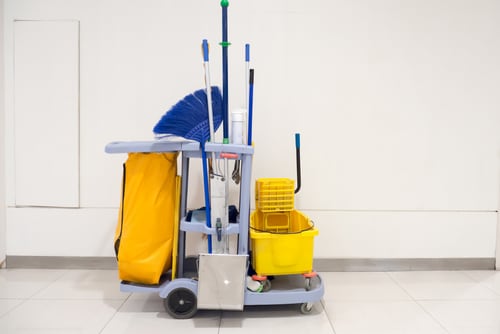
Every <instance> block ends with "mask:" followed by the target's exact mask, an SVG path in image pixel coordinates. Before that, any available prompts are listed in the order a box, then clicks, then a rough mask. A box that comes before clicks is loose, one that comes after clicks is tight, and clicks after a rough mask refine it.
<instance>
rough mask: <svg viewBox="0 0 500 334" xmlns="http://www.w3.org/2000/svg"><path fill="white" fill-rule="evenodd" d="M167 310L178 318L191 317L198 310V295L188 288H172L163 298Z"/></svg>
mask: <svg viewBox="0 0 500 334" xmlns="http://www.w3.org/2000/svg"><path fill="white" fill-rule="evenodd" d="M163 305H164V306H165V310H166V311H167V313H168V314H170V316H172V317H173V318H176V319H189V318H191V317H193V316H194V315H195V314H196V311H198V308H197V300H196V295H195V294H194V293H193V291H191V290H189V289H186V288H177V289H174V290H172V291H171V292H170V293H169V294H168V296H167V298H165V299H164V300H163Z"/></svg>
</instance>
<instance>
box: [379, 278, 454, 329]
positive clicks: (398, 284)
mask: <svg viewBox="0 0 500 334" xmlns="http://www.w3.org/2000/svg"><path fill="white" fill-rule="evenodd" d="M386 274H387V276H388V277H389V278H390V279H391V280H392V281H393V282H394V283H395V284H396V285H397V286H399V287H400V288H401V289H403V291H404V292H405V293H406V294H407V295H408V296H409V297H410V298H411V300H413V302H414V303H415V304H416V305H417V307H418V308H420V309H421V310H422V311H423V312H424V313H425V314H427V316H429V317H430V319H432V321H433V322H434V323H435V324H437V325H438V326H439V327H440V328H441V329H442V330H444V331H445V332H446V333H448V334H451V332H450V331H449V330H448V328H446V327H445V326H444V324H442V323H441V321H439V320H438V319H436V317H434V316H433V315H432V313H430V312H429V310H427V309H426V308H425V307H424V306H423V305H422V304H421V303H419V301H418V300H417V299H416V298H414V297H413V296H412V295H411V294H410V292H409V291H407V290H406V289H405V288H404V286H402V285H401V284H400V283H399V282H398V280H397V279H396V278H395V277H393V276H392V275H391V274H390V273H388V272H386Z"/></svg>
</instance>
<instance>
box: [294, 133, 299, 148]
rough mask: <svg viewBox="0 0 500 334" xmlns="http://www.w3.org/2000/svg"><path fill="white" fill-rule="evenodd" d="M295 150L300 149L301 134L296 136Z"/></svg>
mask: <svg viewBox="0 0 500 334" xmlns="http://www.w3.org/2000/svg"><path fill="white" fill-rule="evenodd" d="M295 148H300V133H296V134H295Z"/></svg>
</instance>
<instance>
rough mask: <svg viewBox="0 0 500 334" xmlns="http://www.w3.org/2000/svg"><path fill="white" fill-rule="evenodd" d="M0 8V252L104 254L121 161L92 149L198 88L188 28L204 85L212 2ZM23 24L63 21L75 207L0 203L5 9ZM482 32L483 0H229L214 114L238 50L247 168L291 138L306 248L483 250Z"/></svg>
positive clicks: (8, 31)
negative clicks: (73, 105) (249, 139)
mask: <svg viewBox="0 0 500 334" xmlns="http://www.w3.org/2000/svg"><path fill="white" fill-rule="evenodd" d="M5 2H6V8H5V21H6V25H5V48H6V64H7V67H6V87H5V92H6V114H7V119H6V125H7V127H6V128H7V129H6V131H7V132H6V135H7V148H6V149H7V151H6V154H7V204H8V205H9V208H8V211H7V227H8V231H9V234H8V236H7V254H8V255H81V256H101V255H102V256H111V255H112V254H113V251H112V247H111V246H112V238H113V231H114V226H115V221H116V213H117V206H118V203H119V191H120V179H121V163H122V162H123V161H124V159H125V156H123V155H120V156H114V155H106V154H104V152H103V149H104V146H105V144H107V143H108V142H111V141H115V140H144V139H151V138H152V134H151V129H152V127H153V125H154V124H155V123H156V122H157V120H158V119H159V118H160V116H161V115H162V114H163V113H164V111H166V110H167V109H168V108H169V107H170V106H171V105H172V104H174V103H175V102H176V101H177V100H179V99H180V98H182V97H183V96H184V95H185V94H186V93H188V92H191V91H193V90H194V89H197V88H201V87H203V68H202V63H201V60H202V59H201V54H200V44H201V40H202V39H203V38H207V39H208V40H209V41H210V43H211V46H212V47H211V49H210V50H211V60H212V61H211V70H212V82H213V83H219V84H220V82H221V75H220V67H221V66H220V47H219V46H218V45H217V43H218V42H219V41H220V39H221V37H220V7H219V1H215V0H214V1H195V0H186V1H165V0H147V1H140V2H139V1H132V0H130V1H117V0H105V1H102V0H100V1H98V0H86V1H84V0H72V1H60V0H47V1H44V2H43V3H42V2H39V1H34V0H15V1H14V0H6V1H5ZM31 19H33V20H78V21H79V22H80V129H79V131H80V147H79V150H80V166H79V169H80V183H79V185H80V188H79V189H80V190H79V191H80V194H79V195H80V207H81V208H79V209H58V208H53V209H50V208H35V207H23V208H20V207H15V205H14V204H15V199H16V194H15V192H14V191H13V189H15V184H13V182H14V181H13V180H14V178H13V177H12V176H13V175H14V173H15V170H16V166H15V161H14V147H15V146H14V145H15V143H14V142H13V138H14V135H13V133H12V130H11V129H12V128H13V126H12V125H13V124H14V116H15V115H14V113H13V110H14V107H13V106H14V101H13V100H12V96H13V92H12V87H13V85H12V82H13V80H14V73H13V70H12V69H13V56H12V55H13V49H12V45H13V20H31ZM499 35H500V4H499V3H498V2H497V1H494V0H479V1H472V0H461V1H452V0H445V1H441V2H439V3H436V2H435V1H421V0H405V1H396V0H379V1H369V0H365V1H356V2H352V1H349V2H347V1H317V2H314V3H310V2H304V1H284V0H282V1H271V2H269V1H262V0H259V1H255V0H254V1H243V0H233V1H232V2H231V3H230V7H229V40H230V41H231V42H232V46H231V47H230V49H229V54H230V82H231V87H230V105H231V107H232V108H236V107H239V106H241V105H242V104H243V103H244V81H243V70H244V62H243V60H244V58H243V56H244V52H243V46H244V44H245V43H251V46H252V51H251V54H252V65H253V67H254V68H255V71H256V72H255V73H256V81H255V100H254V102H255V104H254V107H255V110H254V111H255V114H254V135H253V137H254V141H255V157H254V164H253V166H254V170H253V175H254V177H291V178H294V177H295V169H294V168H295V162H294V146H293V145H294V139H293V134H294V133H295V132H300V133H301V134H302V162H303V169H302V176H303V186H302V190H301V192H300V193H299V194H298V195H297V198H296V205H297V207H298V208H299V209H301V210H304V211H305V212H306V213H307V214H308V215H309V216H310V217H311V218H312V219H313V220H314V221H315V223H316V225H317V226H318V227H319V229H320V236H319V237H318V238H317V240H316V249H315V252H316V253H315V256H316V257H319V258H338V257H341V258H377V257H380V258H405V257H409V258H413V257H415V258H418V257H429V258H432V257H458V258H460V257H489V258H491V257H494V256H495V249H496V248H495V247H496V239H497V237H496V230H497V224H498V222H497V221H498V219H497V211H498V209H499V203H500V196H499V191H500V190H499V189H500V187H499V185H500V179H499V174H498V171H499V170H500V163H499V160H500V157H499V152H500V131H499V124H500V113H498V108H499V107H500V99H499V97H498V94H497V87H498V86H499V84H500V65H499V63H498V59H500V46H499V44H498V43H497V42H496V41H498V39H499V37H500V36H499ZM49 131H50V130H49ZM193 179H194V180H193V181H195V182H196V181H197V179H196V178H193ZM198 180H199V178H198ZM47 191H50V190H47ZM200 191H201V188H199V190H198V191H197V192H198V194H193V195H192V198H193V199H195V203H193V204H192V206H193V207H196V206H197V205H202V203H201V197H200V196H199V192H200ZM192 193H194V191H192Z"/></svg>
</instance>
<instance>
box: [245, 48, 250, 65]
mask: <svg viewBox="0 0 500 334" xmlns="http://www.w3.org/2000/svg"><path fill="white" fill-rule="evenodd" d="M245 61H246V62H249V61H250V44H245Z"/></svg>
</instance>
